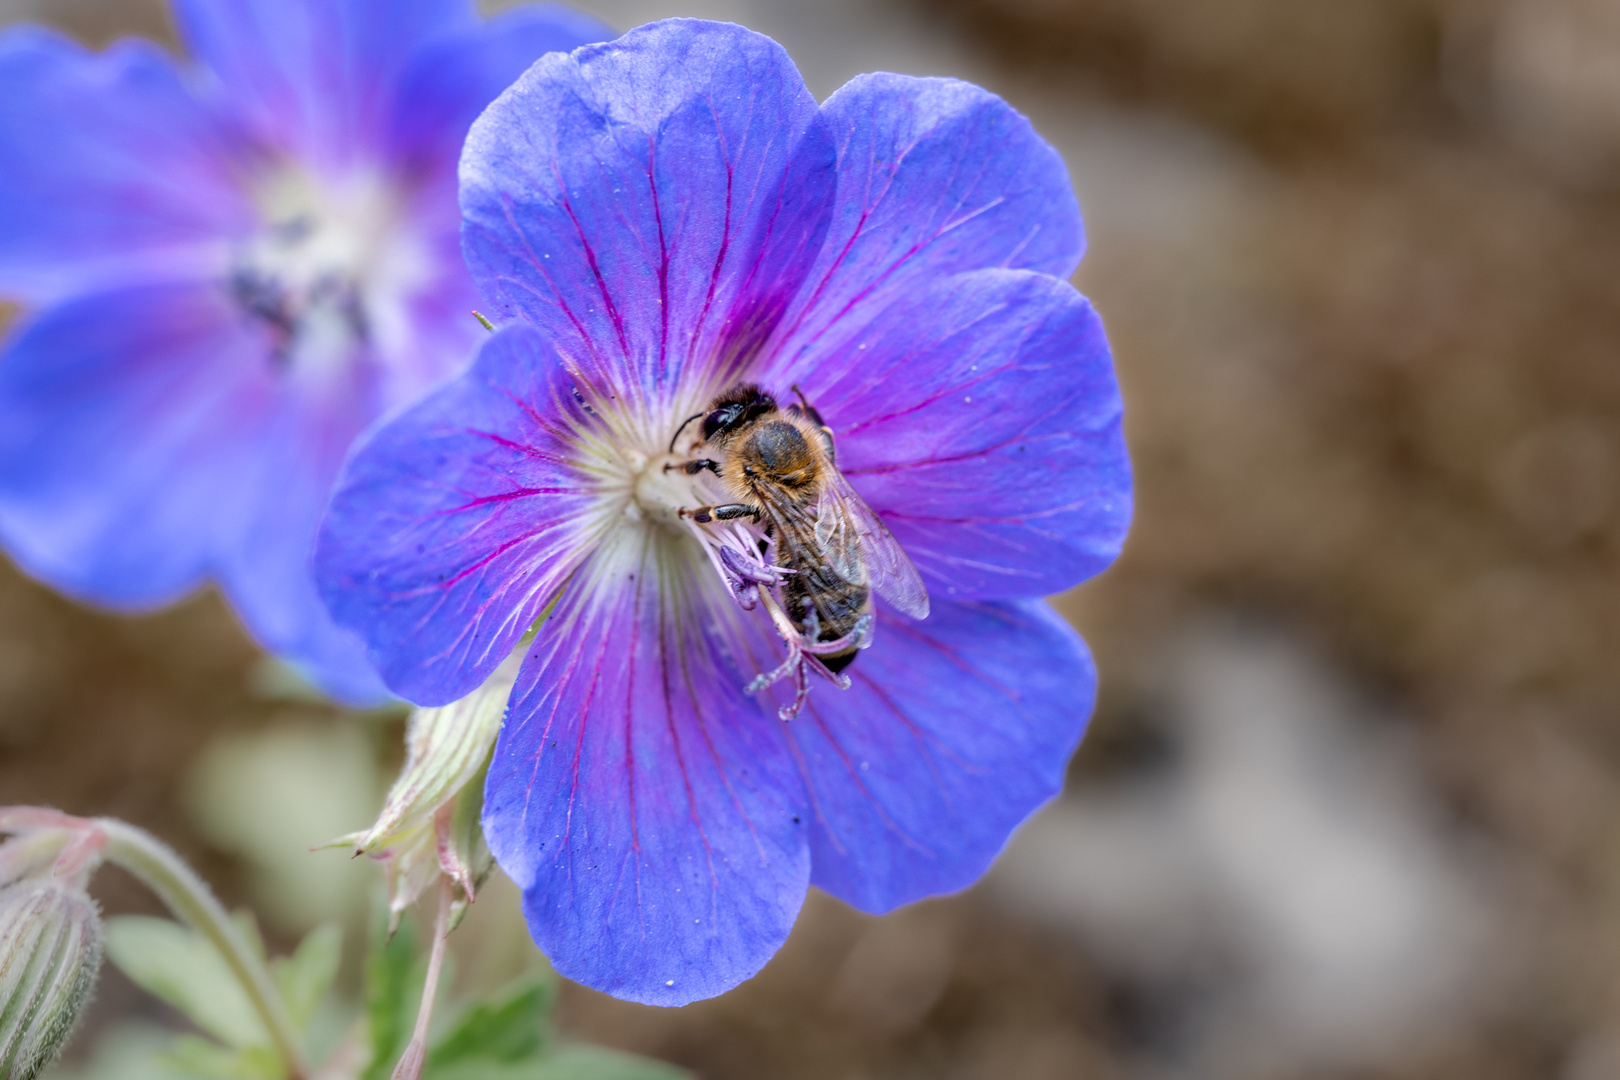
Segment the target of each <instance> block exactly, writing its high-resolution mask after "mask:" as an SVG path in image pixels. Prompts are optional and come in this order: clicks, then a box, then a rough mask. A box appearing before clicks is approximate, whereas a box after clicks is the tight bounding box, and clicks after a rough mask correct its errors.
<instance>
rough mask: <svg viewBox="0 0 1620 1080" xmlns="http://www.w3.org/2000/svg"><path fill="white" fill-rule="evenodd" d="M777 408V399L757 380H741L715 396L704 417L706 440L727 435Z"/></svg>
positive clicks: (723, 437)
mask: <svg viewBox="0 0 1620 1080" xmlns="http://www.w3.org/2000/svg"><path fill="white" fill-rule="evenodd" d="M775 411H776V399H775V398H773V397H771V395H769V394H767V393H765V391H763V390H761V389H760V388H759V387H757V386H755V385H754V384H753V383H738V384H737V385H736V386H733V387H732V388H731V389H730V390H727V391H726V392H725V393H723V394H721V395H720V396H719V397H717V398H715V399H714V401H713V402H712V403H711V404H710V405H709V412H708V414H707V415H705V416H704V417H703V441H704V442H711V441H719V442H725V440H726V437H727V436H729V435H732V434H734V433H736V432H737V431H740V430H742V429H743V428H745V427H747V426H748V425H749V424H752V423H754V422H755V421H756V420H759V419H760V418H761V417H764V416H768V415H770V414H771V413H773V412H775Z"/></svg>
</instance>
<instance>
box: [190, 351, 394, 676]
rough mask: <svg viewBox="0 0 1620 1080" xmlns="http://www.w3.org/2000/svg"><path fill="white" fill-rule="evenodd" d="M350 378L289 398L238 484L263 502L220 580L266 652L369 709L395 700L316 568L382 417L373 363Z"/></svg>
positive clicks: (234, 544) (224, 553)
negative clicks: (347, 471)
mask: <svg viewBox="0 0 1620 1080" xmlns="http://www.w3.org/2000/svg"><path fill="white" fill-rule="evenodd" d="M260 362H261V363H262V362H263V359H262V358H261V361H260ZM344 374H345V375H347V376H348V378H347V379H346V380H345V384H344V385H341V386H338V387H328V388H326V389H327V393H325V394H323V395H321V396H320V397H319V398H315V397H314V396H313V395H305V396H304V397H302V398H295V397H293V396H292V395H290V394H287V393H285V392H284V393H283V394H282V396H281V397H280V400H279V402H278V404H279V408H278V409H277V411H276V414H275V416H274V418H273V420H271V421H270V422H269V423H267V424H266V425H265V429H264V432H263V434H262V436H261V438H260V440H259V444H258V452H257V455H256V457H255V459H254V462H253V465H254V469H255V471H254V472H253V473H251V474H246V473H244V474H243V475H239V476H237V477H236V478H235V480H234V482H235V483H237V484H241V485H243V486H245V487H247V488H248V489H249V490H251V491H254V492H257V493H258V498H256V499H255V500H254V504H253V506H252V508H251V510H250V512H249V515H248V518H247V521H246V528H245V529H244V530H243V531H242V533H241V534H240V535H239V536H236V537H234V538H231V539H230V540H229V542H228V543H226V544H224V545H223V546H222V549H221V551H220V552H219V555H218V557H217V560H216V565H215V567H214V576H215V577H217V578H218V580H219V582H220V584H221V586H222V587H223V588H224V590H225V594H226V596H227V597H228V598H229V600H230V601H231V606H232V607H234V608H235V609H236V611H237V612H238V614H239V615H240V616H241V618H242V621H243V622H244V623H246V624H247V627H248V629H249V630H250V631H251V632H252V634H253V636H254V637H255V638H256V639H257V640H258V641H259V643H260V644H262V645H263V646H264V647H265V648H267V649H269V650H270V651H271V652H273V653H276V654H277V655H279V656H281V657H283V658H285V659H287V660H289V661H291V662H292V663H293V664H294V666H296V667H298V668H299V669H301V670H302V671H303V672H304V674H305V675H306V676H308V677H309V679H310V680H311V681H312V682H314V683H316V684H317V685H318V686H320V687H321V688H322V689H324V690H325V691H326V692H327V693H329V694H331V695H332V696H333V697H335V698H337V699H339V700H341V701H343V702H346V703H348V704H350V705H359V706H364V705H375V704H377V703H379V702H381V701H383V700H386V699H387V698H388V696H389V694H388V691H387V689H386V688H385V687H384V685H383V683H382V679H381V677H380V676H379V675H378V674H377V671H376V669H375V668H374V667H373V666H372V665H371V662H370V661H369V660H368V659H367V658H366V650H365V643H364V642H363V641H362V639H361V638H360V637H359V635H357V634H355V633H354V632H352V631H350V630H346V629H344V628H342V627H340V626H339V625H338V624H337V623H336V622H335V621H333V619H332V616H331V613H330V612H329V611H328V610H327V607H326V604H325V603H324V602H323V601H322V599H321V596H320V592H319V591H318V590H317V589H316V587H315V575H314V566H313V562H312V557H313V553H314V548H315V536H316V531H317V529H318V527H319V525H320V521H321V515H322V513H323V512H324V511H325V509H326V503H327V499H328V497H329V496H330V495H331V493H332V486H333V484H334V482H335V481H336V480H337V477H338V473H339V471H340V470H341V469H342V467H343V459H344V456H345V455H346V453H347V452H348V449H349V446H350V444H351V443H353V441H354V439H355V437H356V436H357V435H359V433H360V431H361V430H362V429H363V428H364V427H365V425H366V423H367V422H368V421H369V420H370V419H371V417H372V416H373V415H374V414H375V412H376V408H375V406H376V394H375V393H374V392H371V391H372V390H373V388H372V387H371V386H369V385H368V383H367V379H366V374H367V372H366V370H365V365H363V364H361V363H356V364H354V365H353V367H352V368H351V370H350V371H348V372H345V373H344Z"/></svg>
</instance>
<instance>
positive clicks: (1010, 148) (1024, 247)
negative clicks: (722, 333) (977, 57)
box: [778, 73, 1085, 363]
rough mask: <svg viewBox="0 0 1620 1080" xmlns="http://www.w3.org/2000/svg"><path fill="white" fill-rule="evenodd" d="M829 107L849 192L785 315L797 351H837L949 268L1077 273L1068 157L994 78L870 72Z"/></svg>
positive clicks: (1081, 246)
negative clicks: (978, 80) (977, 81)
mask: <svg viewBox="0 0 1620 1080" xmlns="http://www.w3.org/2000/svg"><path fill="white" fill-rule="evenodd" d="M822 113H823V115H824V116H825V117H826V119H827V121H828V123H829V124H830V125H831V127H832V131H833V136H834V138H835V140H836V141H837V144H838V203H837V209H836V211H835V215H834V219H833V222H832V225H831V227H830V228H829V230H828V232H827V237H826V242H825V244H824V246H823V248H822V250H821V254H820V257H819V259H818V260H817V262H816V265H815V268H814V270H813V271H812V272H811V273H809V274H808V275H806V285H805V289H804V292H803V293H801V294H800V296H799V299H798V301H797V302H796V304H795V305H794V314H793V316H791V317H790V318H789V319H788V320H786V321H785V322H784V323H783V330H782V340H781V344H780V345H779V346H778V348H779V350H781V351H783V352H785V353H786V356H787V362H789V363H792V362H794V361H793V358H794V357H795V356H796V355H797V354H799V353H802V352H806V351H810V350H819V352H820V353H821V354H822V355H826V353H827V352H828V351H829V350H830V349H832V348H835V347H836V340H842V339H843V338H844V337H845V336H847V335H848V334H851V333H853V332H855V331H856V330H858V329H859V328H860V327H861V326H862V325H863V324H864V323H865V322H867V321H869V320H870V319H871V318H873V317H874V316H875V315H876V314H877V313H878V312H881V311H882V310H883V309H884V308H886V307H887V306H888V305H889V304H891V303H893V302H894V301H895V300H896V299H898V298H901V297H904V296H906V295H908V294H910V293H914V292H915V291H916V290H917V289H919V288H921V287H923V286H924V285H926V284H927V283H928V282H930V281H932V280H936V279H938V278H940V277H942V276H945V275H947V274H954V273H959V272H962V271H966V270H980V269H988V268H991V267H1005V268H1008V269H1017V270H1035V271H1038V272H1040V273H1044V274H1052V275H1054V276H1057V277H1068V276H1069V275H1070V274H1072V273H1074V270H1075V267H1076V266H1078V265H1079V263H1080V256H1081V253H1082V252H1083V251H1084V250H1085V233H1084V230H1083V229H1082V226H1081V222H1080V207H1079V205H1078V204H1077V203H1076V201H1075V197H1074V188H1073V187H1072V186H1071V185H1070V183H1069V176H1068V171H1067V169H1066V168H1065V166H1064V164H1063V159H1062V158H1061V157H1059V156H1058V153H1057V151H1056V150H1054V149H1052V147H1051V146H1050V145H1048V144H1047V143H1046V141H1045V140H1043V139H1042V138H1041V137H1040V136H1039V135H1037V134H1036V133H1035V129H1034V128H1032V127H1031V126H1030V123H1029V121H1028V120H1026V119H1025V118H1024V117H1023V116H1021V115H1020V114H1019V113H1018V112H1016V111H1015V110H1014V109H1013V108H1012V107H1011V106H1009V105H1008V104H1007V103H1006V102H1005V101H1002V100H1001V99H1000V98H998V97H996V96H995V95H994V94H992V93H990V92H989V91H988V90H984V89H981V88H980V87H977V86H974V85H972V84H971V83H965V82H960V81H958V80H955V79H919V78H913V77H911V76H907V75H891V74H886V73H880V74H875V75H861V76H858V77H857V78H854V79H851V80H850V81H849V82H848V83H846V84H845V85H844V86H843V87H841V88H840V89H839V90H838V91H837V92H836V93H834V94H833V95H832V97H830V98H828V99H827V102H826V104H825V105H824V106H823V107H822ZM835 339H836V340H835Z"/></svg>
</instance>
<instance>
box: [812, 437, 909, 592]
mask: <svg viewBox="0 0 1620 1080" xmlns="http://www.w3.org/2000/svg"><path fill="white" fill-rule="evenodd" d="M827 473H828V476H827V482H826V484H825V486H824V487H823V488H822V492H821V500H820V502H819V503H817V505H816V540H817V542H818V543H820V545H821V548H822V550H823V551H824V552H826V553H827V557H828V559H829V560H830V561H831V562H832V565H833V568H834V569H836V570H837V571H838V573H839V574H840V575H841V576H842V577H843V579H844V580H845V581H848V582H852V583H854V584H858V585H870V586H871V587H872V588H873V589H874V590H876V592H877V594H878V595H879V596H881V597H883V599H885V600H887V601H888V602H889V603H891V604H893V605H894V606H895V607H896V608H899V609H900V611H902V612H903V613H905V614H907V615H910V616H911V617H912V618H913V619H923V618H927V617H928V590H927V588H925V587H924V586H923V582H922V577H921V575H919V574H918V573H917V568H916V567H915V566H914V565H912V562H911V556H909V555H907V554H906V551H905V549H904V548H902V547H901V546H900V541H898V540H896V539H895V538H894V534H893V533H891V532H890V531H889V528H888V526H886V525H884V524H883V521H882V519H880V518H879V517H878V516H877V514H876V513H874V512H873V510H872V508H871V507H870V506H867V505H866V500H865V499H863V498H861V496H860V492H858V491H856V490H855V489H854V488H853V487H852V486H851V485H850V482H849V481H848V480H846V479H845V478H844V474H843V473H841V472H839V471H838V470H837V469H836V468H829V469H828V470H827Z"/></svg>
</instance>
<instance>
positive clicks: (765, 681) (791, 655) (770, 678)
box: [743, 646, 801, 694]
mask: <svg viewBox="0 0 1620 1080" xmlns="http://www.w3.org/2000/svg"><path fill="white" fill-rule="evenodd" d="M800 659H801V657H800V656H799V654H798V653H797V652H795V651H794V650H793V648H792V647H791V646H790V647H789V648H788V658H787V659H786V660H784V661H782V663H781V665H780V666H778V667H775V668H773V669H771V670H770V671H767V672H765V673H764V674H761V675H756V676H754V681H753V682H751V683H749V684H748V685H747V686H745V687H743V692H744V693H745V694H757V693H759V692H760V691H761V690H764V689H765V688H766V687H768V686H771V685H774V684H775V683H778V682H781V681H782V680H783V679H785V678H787V677H788V676H789V675H791V674H792V673H793V669H794V668H795V667H797V666H799V661H800Z"/></svg>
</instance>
